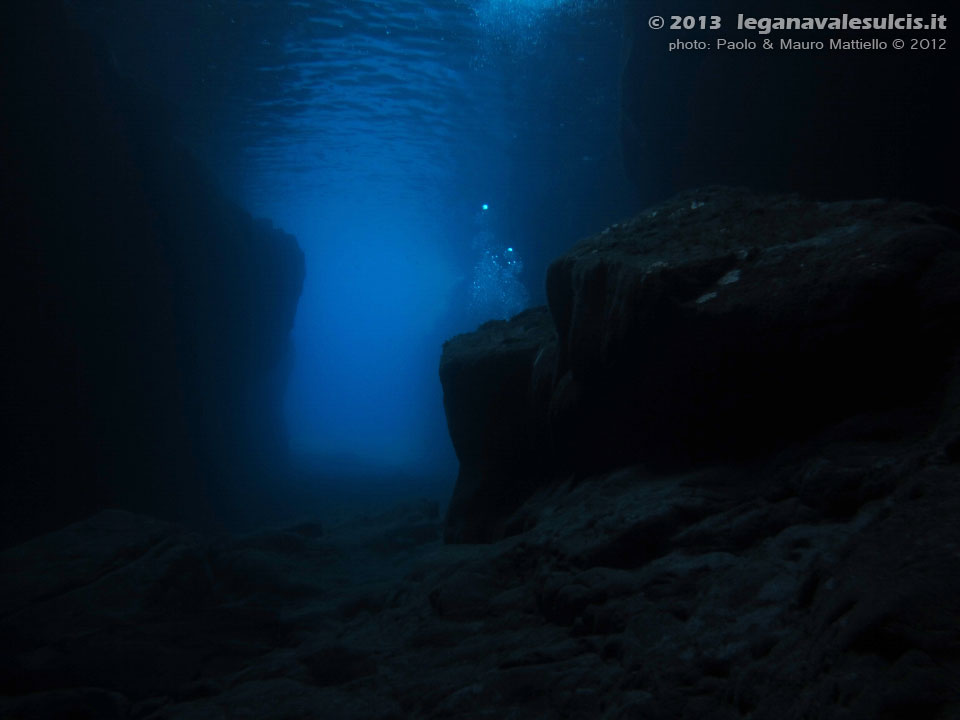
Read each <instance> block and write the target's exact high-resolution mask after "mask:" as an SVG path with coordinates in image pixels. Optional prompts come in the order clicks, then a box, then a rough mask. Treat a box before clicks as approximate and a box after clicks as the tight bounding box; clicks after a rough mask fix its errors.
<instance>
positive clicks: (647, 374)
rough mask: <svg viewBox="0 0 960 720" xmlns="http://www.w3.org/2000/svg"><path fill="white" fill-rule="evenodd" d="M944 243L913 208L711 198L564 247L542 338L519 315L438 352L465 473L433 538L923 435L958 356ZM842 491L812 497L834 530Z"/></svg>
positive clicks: (954, 243)
mask: <svg viewBox="0 0 960 720" xmlns="http://www.w3.org/2000/svg"><path fill="white" fill-rule="evenodd" d="M958 229H960V219H958V216H957V215H955V214H954V213H952V212H950V211H947V210H932V209H930V208H927V207H924V206H921V205H916V204H909V203H893V202H887V201H879V200H872V201H859V202H837V203H815V202H809V201H804V200H800V199H798V198H796V197H792V196H782V197H781V196H774V197H764V196H758V195H754V194H752V193H750V192H748V191H745V190H733V189H727V188H712V189H707V190H703V191H697V192H690V193H686V194H683V195H681V196H678V197H677V198H675V199H673V200H671V201H669V202H667V203H665V204H663V205H660V206H658V207H656V208H653V209H651V210H649V211H647V212H645V213H643V214H641V215H640V216H638V217H636V218H635V219H634V220H632V221H630V222H628V223H624V224H622V225H615V226H612V227H610V228H607V229H606V230H604V231H603V232H602V233H601V234H599V235H596V236H594V237H592V238H588V239H586V240H584V241H583V242H581V243H579V244H578V245H577V246H575V247H574V248H573V249H572V250H571V251H570V252H568V253H567V254H566V255H564V256H563V257H561V258H559V259H558V260H557V261H555V262H554V263H553V264H552V265H551V266H550V269H549V271H548V276H547V297H548V302H549V304H550V315H551V317H552V319H553V325H554V326H555V330H556V334H555V337H556V339H554V334H553V333H552V332H551V329H550V328H549V327H547V326H546V323H545V321H544V319H543V316H542V312H541V313H540V314H539V315H534V314H533V313H536V312H537V311H528V313H529V314H527V315H521V316H518V317H517V318H515V319H514V320H513V321H511V322H510V323H490V324H487V325H485V326H483V327H481V328H480V329H479V330H478V331H477V332H476V333H474V334H472V335H468V336H462V337H460V338H457V339H455V340H454V341H451V343H449V344H448V345H447V346H446V348H445V356H444V359H443V360H442V361H441V380H442V381H443V383H444V392H445V401H444V403H445V407H446V409H447V415H448V419H449V423H450V428H451V437H452V439H453V441H454V446H455V447H456V448H457V450H458V456H459V458H460V461H461V473H460V478H459V480H458V485H457V488H456V490H455V492H454V501H453V502H452V503H451V505H450V509H449V512H448V519H447V522H448V528H447V538H448V539H449V540H453V541H467V542H476V541H488V540H490V539H495V538H496V537H501V536H502V535H503V534H504V533H507V532H516V531H519V530H522V529H523V525H522V523H521V524H519V525H518V524H516V522H515V521H511V520H510V517H511V513H512V512H513V511H514V510H515V509H516V508H517V507H518V506H519V503H520V501H522V500H523V499H524V498H525V497H526V496H528V495H529V494H530V492H531V491H532V489H533V488H536V487H537V485H538V484H544V483H549V482H550V481H551V480H552V479H554V478H556V477H563V476H566V475H570V474H573V475H576V476H578V477H585V476H588V475H594V474H598V473H603V472H607V471H610V470H613V469H616V468H618V467H624V466H627V465H632V464H635V463H645V464H646V465H647V466H649V467H652V468H657V469H659V470H669V471H677V470H685V469H688V468H692V467H697V466H702V465H704V464H707V463H742V462H749V461H754V460H757V459H759V458H764V457H768V456H769V455H770V454H771V453H774V452H777V451H780V450H782V449H783V448H784V447H786V446H788V445H790V444H793V443H797V442H801V441H804V440H806V439H809V438H811V437H814V436H816V435H817V434H818V433H822V432H826V431H827V430H828V429H829V428H835V432H838V433H842V434H846V435H852V434H859V435H863V436H877V437H889V438H900V437H904V436H907V435H911V434H916V433H920V432H924V431H929V430H930V429H931V428H934V427H936V426H937V423H938V422H942V418H941V417H940V413H941V411H942V409H941V403H942V402H943V397H944V394H943V393H944V392H945V391H946V388H947V386H948V383H949V382H950V380H949V379H950V378H951V377H953V376H952V375H951V373H953V372H955V363H956V359H955V358H956V352H957V346H958V338H960V290H958V287H960V286H958V284H957V282H956V278H957V277H960V234H958ZM530 317H536V318H537V324H536V325H535V326H533V327H531V322H530V321H529V320H528V319H527V318H530ZM526 328H531V329H526ZM466 359H469V362H467V360H466ZM453 368H456V369H457V370H458V372H456V373H454V372H453ZM505 376H509V377H510V378H512V379H513V382H512V383H511V384H508V383H506V382H504V381H503V378H504V377H505ZM494 399H496V400H494ZM836 428H839V429H836ZM523 438H533V439H535V441H526V442H525V441H524V440H523ZM508 441H509V442H508ZM510 442H512V443H516V444H514V445H511V444H509V443H510ZM839 481H840V479H839V478H833V479H831V480H830V481H827V482H826V484H828V485H830V486H831V490H829V491H828V490H826V489H825V488H822V487H821V488H818V489H816V490H813V491H812V494H817V495H821V500H822V501H823V502H824V503H834V504H836V505H837V508H838V511H839V508H840V507H842V506H843V504H844V502H846V500H845V499H844V498H845V496H844V493H843V491H841V490H840V489H839V488H837V487H836V484H837V483H838V482H839ZM831 493H832V494H833V499H832V500H830V499H828V498H829V497H831ZM511 522H513V524H511ZM666 522H668V525H670V524H671V523H672V522H673V520H669V519H668V520H667V521H666Z"/></svg>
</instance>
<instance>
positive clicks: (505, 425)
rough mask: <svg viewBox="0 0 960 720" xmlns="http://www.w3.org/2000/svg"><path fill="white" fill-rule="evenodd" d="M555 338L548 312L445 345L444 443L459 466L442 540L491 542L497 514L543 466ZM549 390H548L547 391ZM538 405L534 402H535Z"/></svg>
mask: <svg viewBox="0 0 960 720" xmlns="http://www.w3.org/2000/svg"><path fill="white" fill-rule="evenodd" d="M555 346H556V340H555V333H554V331H553V324H552V322H551V321H550V316H549V314H548V313H547V309H546V308H535V309H532V310H527V311H525V312H522V313H520V314H519V315H517V316H516V317H514V318H513V319H512V320H509V321H500V320H495V321H491V322H488V323H485V324H484V325H481V326H480V329H479V330H478V331H477V332H475V333H469V334H465V335H458V336H457V337H455V338H453V339H452V340H450V341H448V342H447V343H445V344H444V347H443V356H442V359H441V361H440V382H441V383H442V384H443V389H444V396H443V404H444V409H445V410H446V414H447V427H448V428H449V430H450V438H451V440H452V441H453V447H454V449H455V450H456V453H457V458H458V459H459V461H460V472H459V474H458V476H457V485H456V490H455V491H454V494H453V499H452V500H451V501H450V510H449V513H448V516H447V530H446V535H447V539H448V540H452V541H455V542H458V541H476V540H489V539H492V538H493V537H496V536H498V535H500V534H502V532H503V528H502V527H496V528H495V527H494V525H495V522H496V521H495V518H497V517H499V518H501V519H502V517H503V509H504V508H507V507H510V508H512V507H516V506H517V505H518V504H519V503H520V502H522V501H523V500H525V499H526V498H527V497H528V496H529V494H530V492H531V491H532V490H533V488H534V487H535V485H533V484H532V483H531V479H532V478H535V477H537V476H539V475H541V474H542V473H543V471H544V468H543V467H542V465H543V463H544V462H547V457H548V448H547V447H545V445H544V441H545V440H546V438H545V437H543V435H542V433H543V429H544V427H545V421H546V404H545V403H546V401H547V400H548V399H549V396H544V395H543V394H542V393H538V389H539V388H540V386H541V380H544V379H545V380H546V381H547V382H548V383H549V382H550V378H543V377H542V371H543V369H545V368H546V369H549V371H550V372H551V373H552V365H553V363H554V362H555V358H554V353H553V352H552V348H555ZM547 389H548V390H549V384H548V385H547ZM541 400H542V401H543V402H540V401H541Z"/></svg>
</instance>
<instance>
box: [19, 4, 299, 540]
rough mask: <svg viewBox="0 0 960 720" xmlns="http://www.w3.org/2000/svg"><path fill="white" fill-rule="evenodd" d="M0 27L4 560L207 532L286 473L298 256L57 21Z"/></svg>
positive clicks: (53, 8)
mask: <svg viewBox="0 0 960 720" xmlns="http://www.w3.org/2000/svg"><path fill="white" fill-rule="evenodd" d="M0 25H2V31H0V32H2V33H3V42H2V50H0V52H2V53H3V62H4V65H5V67H11V68H12V67H15V68H17V70H16V72H9V73H4V74H3V78H2V83H3V97H4V109H3V113H2V127H0V136H2V138H3V145H4V153H3V158H2V183H3V184H2V189H0V193H2V202H0V207H2V211H0V212H2V215H3V223H4V265H5V267H7V268H8V269H9V270H11V271H12V272H11V275H12V277H11V278H10V280H9V281H8V282H7V283H6V284H5V289H6V291H7V303H6V305H7V310H6V312H5V313H4V315H5V320H6V324H7V327H6V329H5V335H4V344H5V346H6V348H7V350H8V353H7V361H8V363H9V366H8V368H7V370H6V373H7V380H8V382H7V383H5V386H6V387H5V398H4V403H5V412H4V425H3V428H4V437H5V438H6V440H7V443H6V444H7V446H8V447H10V448H13V450H12V452H10V453H8V457H7V458H6V461H5V463H4V478H3V485H4V487H3V495H4V498H3V503H0V505H2V507H3V512H2V521H3V522H2V524H3V531H2V534H0V540H2V541H4V542H7V541H9V540H11V539H15V538H22V537H24V536H27V535H29V534H30V533H32V532H39V531H42V530H45V529H49V528H51V527H55V526H56V525H58V524H61V523H63V522H65V521H67V520H69V519H74V518H78V517H82V516H83V515H84V514H85V513H87V512H90V511H92V510H94V509H96V508H98V507H103V506H105V505H113V506H123V507H128V508H133V509H140V510H148V511H150V512H152V513H160V514H164V515H175V514H177V515H180V514H183V513H184V512H186V513H191V514H195V515H197V516H203V515H204V514H205V513H206V512H207V511H208V510H209V507H210V506H215V505H217V504H218V503H220V501H221V500H222V498H223V497H225V496H227V495H232V494H234V491H238V492H239V489H238V488H239V486H241V485H243V484H244V482H246V484H248V485H249V484H254V483H255V481H254V478H255V477H256V476H257V475H258V474H259V473H262V472H263V471H264V470H266V469H267V468H268V467H276V466H278V465H279V464H281V463H282V462H283V457H284V451H285V448H284V443H285V441H284V439H283V431H282V427H281V424H280V416H279V403H280V400H281V397H282V390H283V383H284V380H283V378H284V357H285V354H286V352H287V342H288V339H287V338H288V333H289V330H290V328H291V325H292V322H293V316H294V312H295V308H296V304H297V300H298V297H299V293H300V286H301V283H302V279H303V272H304V264H303V256H302V253H301V252H300V249H299V248H298V247H297V244H296V241H295V240H294V238H292V237H291V236H289V235H287V234H285V233H283V232H281V231H279V230H277V229H274V228H272V227H271V226H270V225H269V223H263V222H258V221H255V220H253V219H252V218H251V217H250V216H249V215H247V214H246V213H245V212H244V211H243V210H241V209H240V208H239V207H237V206H235V205H234V204H233V203H231V202H230V201H228V200H227V199H225V198H224V197H223V196H222V195H221V194H220V193H219V192H218V191H217V190H216V189H215V187H214V186H213V184H212V183H211V181H210V180H209V179H208V178H207V176H206V175H205V173H204V172H203V170H202V169H201V168H200V167H198V166H197V164H196V163H195V162H194V161H193V159H192V158H191V157H190V155H189V153H188V152H187V151H186V150H184V149H183V148H182V147H181V146H180V144H179V143H178V142H177V140H176V136H175V133H174V126H173V124H172V122H171V121H170V119H169V117H170V116H169V113H168V111H167V110H166V109H165V108H164V106H163V105H162V104H161V103H159V102H157V101H155V100H152V99H151V98H150V97H149V95H147V94H146V93H144V92H143V91H142V90H141V89H140V88H137V87H136V86H134V85H133V84H132V83H131V82H129V81H127V80H125V79H123V78H121V77H119V76H118V75H117V73H116V72H115V71H114V70H113V68H112V65H111V64H110V62H109V59H108V58H107V57H106V54H105V53H103V52H101V51H100V50H98V49H97V47H96V46H95V45H94V44H93V43H92V41H91V40H90V39H88V38H87V37H86V36H85V35H84V34H83V33H81V32H79V31H77V30H76V29H75V27H74V26H73V24H72V23H71V22H70V19H69V17H68V15H67V12H66V11H65V9H64V7H63V5H62V3H59V2H53V1H47V0H44V1H41V2H36V3H14V4H9V3H8V4H6V5H4V7H3V10H2V11H0ZM226 488H230V489H229V491H227V490H226ZM218 498H219V499H218Z"/></svg>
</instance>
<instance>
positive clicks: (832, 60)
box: [620, 0, 960, 207]
mask: <svg viewBox="0 0 960 720" xmlns="http://www.w3.org/2000/svg"><path fill="white" fill-rule="evenodd" d="M625 5H626V23H625V27H626V50H625V57H626V59H625V62H624V71H623V79H622V85H621V88H622V101H623V102H622V111H621V124H620V127H621V139H622V147H623V154H624V163H625V169H626V171H627V174H628V176H629V177H630V178H631V179H632V180H633V182H634V183H635V185H636V186H637V188H638V191H639V195H640V197H641V199H642V200H643V201H644V202H645V203H651V202H656V201H660V200H661V199H663V198H665V197H668V196H670V195H672V194H674V193H676V192H680V191H683V190H688V189H690V188H694V187H702V186H704V185H709V184H715V183H722V184H725V185H746V186H749V187H751V188H754V189H757V190H763V191H765V192H800V193H803V194H806V195H809V196H812V197H818V198H821V199H825V200H830V199H850V198H869V197H890V198H899V199H904V200H917V201H922V202H927V203H933V204H939V203H948V204H950V205H952V206H954V207H956V206H957V204H958V203H960V196H958V192H957V183H956V182H955V181H954V175H955V172H956V168H957V166H958V164H960V141H958V139H957V134H956V133H955V132H954V131H953V128H954V126H956V124H957V121H958V114H957V107H956V103H955V102H954V101H953V97H952V95H951V91H950V88H951V87H952V86H953V85H954V84H955V81H954V79H953V75H954V72H953V68H954V67H955V66H956V64H957V50H956V48H952V47H951V46H950V45H951V43H950V42H949V39H948V38H947V35H948V32H949V31H943V32H933V31H901V32H897V31H895V30H894V31H876V32H869V31H868V32H852V31H851V32H827V31H824V32H817V31H802V32H773V33H771V34H769V35H760V34H758V33H756V32H747V31H742V30H737V29H736V21H737V16H738V14H744V15H746V16H748V17H762V18H770V17H798V16H799V17H836V16H839V15H841V14H844V13H846V14H849V15H850V16H852V17H869V18H874V17H880V18H886V16H887V15H888V14H889V13H893V14H894V15H896V16H898V17H904V16H906V14H907V13H912V14H913V15H914V16H915V17H917V18H924V19H926V18H928V17H930V16H931V15H933V14H943V13H945V12H946V11H945V9H944V7H943V6H942V4H940V3H938V2H926V1H924V2H920V3H918V4H913V5H911V6H910V7H909V8H906V7H904V5H903V4H902V3H899V2H894V1H893V0H879V1H878V0H852V1H851V2H847V3H846V4H844V5H843V7H842V8H841V7H839V6H838V5H837V4H836V3H834V2H831V1H830V0H814V1H813V2H805V3H803V5H802V6H798V5H796V4H795V3H791V2H788V1H786V0H745V1H743V2H729V1H726V0H725V1H723V2H703V1H702V0H696V1H694V2H691V3H688V4H686V5H684V6H683V7H682V8H679V7H678V8H664V7H662V6H660V5H659V4H657V3H654V2H648V1H647V0H634V1H632V2H628V3H625ZM668 12H669V13H673V14H680V15H689V16H701V15H705V16H708V17H709V16H718V17H720V18H721V19H722V29H720V30H685V31H677V30H670V29H669V28H668V29H665V30H659V31H657V30H651V29H650V28H649V27H648V21H649V18H650V17H651V16H654V15H667V13H668ZM718 38H725V39H727V40H730V41H739V40H748V39H749V40H752V41H755V42H756V43H757V45H758V49H757V50H753V51H730V50H717V49H711V50H701V51H675V52H668V51H667V44H668V42H669V41H670V40H684V41H702V42H704V43H710V44H711V47H713V46H715V45H716V42H717V40H718ZM861 38H862V39H864V40H872V39H878V40H883V41H886V42H888V43H892V42H893V40H895V39H898V38H899V39H901V40H907V41H912V40H914V39H921V38H923V39H927V40H929V39H932V38H942V39H947V40H948V41H947V43H946V45H945V47H944V49H943V50H942V51H931V50H929V49H928V50H920V49H909V48H908V49H906V50H903V51H898V50H894V49H892V48H888V49H887V50H882V51H864V50H860V51H856V50H852V51H842V50H832V51H831V50H829V49H824V50H809V51H802V50H801V51H798V50H782V49H780V45H779V43H780V40H781V39H793V40H797V41H814V40H820V41H823V42H824V43H825V45H826V44H828V43H829V40H830V39H841V40H849V39H861ZM765 39H769V40H772V41H773V43H775V48H774V49H771V50H764V49H762V48H761V47H760V45H761V43H762V42H763V40H765Z"/></svg>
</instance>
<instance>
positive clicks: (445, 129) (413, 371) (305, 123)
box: [74, 0, 633, 473]
mask: <svg viewBox="0 0 960 720" xmlns="http://www.w3.org/2000/svg"><path fill="white" fill-rule="evenodd" d="M171 5H172V4H171V3H169V2H161V1H160V0H145V2H141V3H124V2H121V1H120V0H87V1H85V2H84V1H80V0H78V1H77V2H75V3H74V6H75V7H76V8H77V9H78V12H80V13H82V14H84V15H85V16H86V18H87V19H88V22H89V23H90V24H91V25H92V26H94V27H96V28H97V29H98V30H99V31H100V32H101V33H102V34H103V35H104V36H105V37H106V38H107V42H108V44H109V45H110V47H111V49H112V52H113V54H114V59H115V62H116V64H117V66H118V68H119V69H120V70H121V72H124V73H127V74H129V75H131V76H133V77H135V78H137V79H138V81H140V82H142V83H143V84H144V85H146V86H148V87H151V88H153V89H154V90H155V91H156V92H157V93H158V94H159V95H161V96H163V97H164V98H165V99H167V100H169V101H172V102H173V103H174V104H175V105H176V106H177V107H178V108H179V115H180V116H179V120H178V122H179V127H180V128H181V130H180V132H181V134H182V137H183V139H184V140H185V142H187V143H188V144H189V145H190V146H191V147H192V148H193V149H194V150H195V152H196V153H197V154H198V155H199V156H200V157H201V158H203V160H204V161H205V162H206V163H207V164H208V165H209V166H210V168H211V170H212V171H213V173H214V174H215V175H216V176H217V178H218V180H219V181H220V183H221V184H222V185H223V186H224V187H225V188H226V189H227V190H228V192H229V193H231V194H232V195H233V196H234V197H236V198H237V199H238V200H239V201H240V202H241V203H242V204H243V205H244V206H246V207H247V208H248V209H249V210H250V211H251V212H252V213H253V214H254V215H257V216H263V217H269V218H271V219H272V220H273V221H274V223H275V224H276V225H278V226H280V227H282V228H284V229H285V230H287V231H289V232H291V233H293V234H294V235H296V236H297V238H298V240H299V242H300V245H301V246H302V248H303V249H304V252H305V254H306V260H307V279H306V285H305V288H304V292H303V296H302V298H301V300H300V306H299V311H298V315H297V320H296V325H295V328H294V330H293V345H294V348H295V355H294V362H293V368H292V373H291V377H290V383H289V389H288V393H287V398H286V417H287V429H288V433H289V437H290V445H291V449H292V450H293V453H294V455H295V457H298V458H301V459H309V460H311V461H313V462H317V463H319V464H322V463H323V462H324V459H325V458H333V457H336V458H338V462H342V461H343V460H344V458H347V459H348V460H347V461H348V462H349V459H350V458H354V459H355V460H356V462H357V463H358V464H363V465H375V466H382V467H397V468H403V469H406V470H408V471H413V472H420V473H450V472H452V470H453V468H454V467H455V459H454V457H453V452H452V449H451V447H450V444H449V440H448V438H447V436H446V429H445V420H444V416H443V410H442V397H441V391H440V386H439V381H438V379H437V365H438V362H439V358H440V350H441V344H442V342H443V340H444V339H446V338H448V337H450V336H451V335H453V334H455V333H457V332H464V331H467V330H471V329H473V328H474V327H475V326H476V325H477V324H478V323H479V322H481V321H483V320H485V319H489V318H492V317H508V316H509V315H511V314H513V313H515V312H517V311H519V310H520V309H522V308H523V307H524V306H526V305H528V304H538V303H542V302H543V289H542V283H543V277H544V273H545V269H546V266H547V263H548V262H549V261H550V260H551V259H552V258H553V257H555V256H556V255H557V254H559V253H560V252H562V251H563V250H564V248H566V247H567V246H569V245H570V244H571V243H572V242H573V241H575V240H576V239H578V238H579V237H581V236H582V235H584V234H587V233H589V232H593V231H596V230H598V229H599V228H601V227H603V226H604V225H605V224H608V223H610V222H615V221H617V220H619V219H621V218H622V217H624V216H625V215H626V214H628V213H629V212H630V211H631V210H632V209H633V208H632V205H631V192H632V191H631V189H630V188H629V187H628V185H627V183H626V181H625V179H624V178H623V174H622V169H621V166H620V159H619V137H618V111H619V84H618V83H619V73H620V54H621V16H622V13H623V9H622V7H621V5H620V3H619V2H617V1H616V0H428V1H427V2H413V1H407V0H294V1H293V2H288V3H280V2H253V1H248V2H242V1H241V0H221V1H219V2H216V1H213V0H211V1H210V2H203V3H198V4H186V3H183V4H176V5H178V6H181V5H182V7H177V8H176V9H172V8H171Z"/></svg>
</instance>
